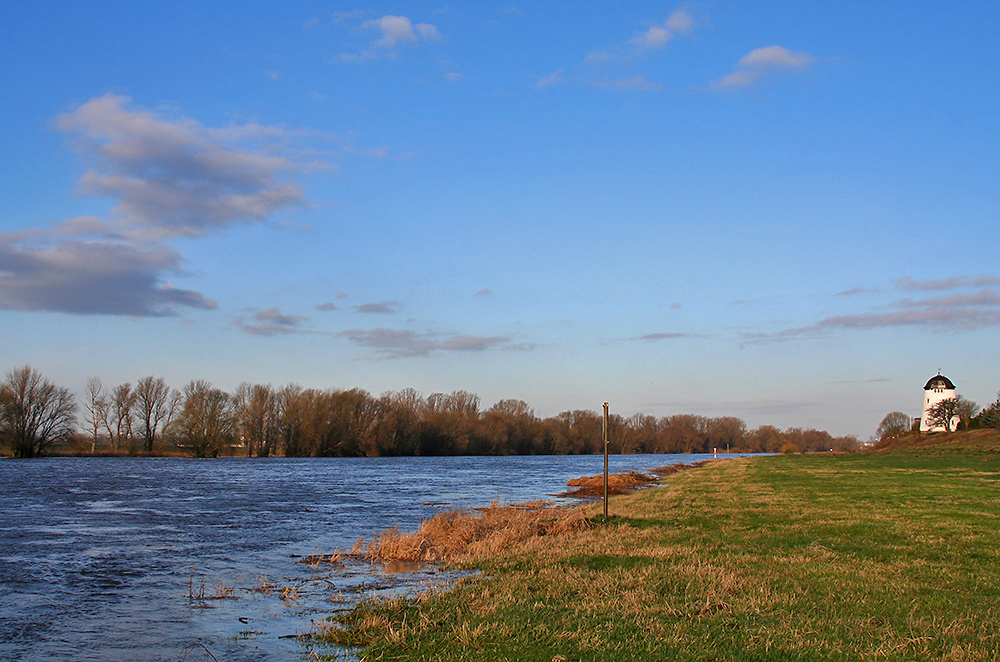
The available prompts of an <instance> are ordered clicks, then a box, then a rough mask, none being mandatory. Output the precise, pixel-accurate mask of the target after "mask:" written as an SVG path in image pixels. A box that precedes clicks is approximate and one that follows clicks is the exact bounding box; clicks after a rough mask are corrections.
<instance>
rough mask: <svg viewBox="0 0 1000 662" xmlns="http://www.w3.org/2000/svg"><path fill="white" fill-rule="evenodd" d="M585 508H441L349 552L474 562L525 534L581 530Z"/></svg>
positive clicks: (377, 556) (381, 558)
mask: <svg viewBox="0 0 1000 662" xmlns="http://www.w3.org/2000/svg"><path fill="white" fill-rule="evenodd" d="M586 526H587V520H586V516H585V514H584V510H583V509H582V508H578V507H556V506H552V505H550V504H548V503H545V502H533V503H526V504H515V505H510V504H508V505H502V504H500V503H498V502H493V503H492V504H490V506H489V507H488V508H483V509H478V510H477V511H470V510H464V509H459V510H442V511H441V512H439V513H437V514H436V515H434V516H433V517H431V518H430V519H427V520H424V521H423V523H421V525H420V528H418V529H417V531H416V532H414V533H407V532H403V531H400V530H399V529H398V528H396V527H394V528H391V529H386V530H384V531H382V532H381V533H379V534H378V535H376V536H375V537H373V538H372V539H371V541H366V540H365V539H361V540H359V541H358V542H357V543H356V544H355V545H354V548H353V549H352V550H351V551H350V554H352V555H355V556H364V557H365V558H366V559H368V560H371V561H431V562H438V563H447V562H463V561H473V560H475V559H479V558H488V557H491V556H494V555H496V554H498V553H500V552H503V551H506V550H507V549H509V548H510V547H511V546H513V545H516V544H519V543H522V542H524V541H526V540H528V539H530V538H534V537H538V536H548V535H553V534H558V533H564V532H568V531H577V530H580V529H583V528H586Z"/></svg>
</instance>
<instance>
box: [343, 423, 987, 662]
mask: <svg viewBox="0 0 1000 662" xmlns="http://www.w3.org/2000/svg"><path fill="white" fill-rule="evenodd" d="M962 439H964V441H962ZM945 440H946V441H947V443H945V444H942V443H939V444H928V443H926V439H924V440H922V441H921V442H920V443H919V444H917V446H916V447H914V444H910V445H900V446H897V447H896V448H894V449H892V450H890V451H886V452H867V453H857V454H852V455H796V456H773V457H766V458H743V459H730V460H721V461H718V462H711V463H709V464H707V465H705V466H703V467H699V468H696V469H692V470H690V471H686V472H682V473H678V474H674V475H671V476H669V477H668V478H666V479H665V481H664V483H663V485H662V487H660V488H658V489H654V490H646V491H642V492H638V493H636V494H632V495H628V496H622V497H616V498H614V499H612V501H611V507H610V514H611V517H610V518H609V520H608V521H601V519H600V518H597V517H596V513H597V512H599V508H598V509H595V511H594V512H593V513H591V525H590V526H587V527H584V528H582V529H580V528H577V530H570V531H569V532H565V533H560V534H556V535H541V536H533V537H530V538H528V539H527V540H525V541H523V542H519V543H517V544H515V545H513V546H511V547H510V548H509V549H507V551H506V552H503V553H500V554H497V553H495V552H494V553H492V554H490V555H486V556H481V557H478V558H473V559H472V560H471V561H469V563H471V565H472V566H474V567H477V568H480V569H482V570H483V573H482V574H481V575H479V576H478V577H476V578H473V579H470V580H466V581H465V582H463V583H461V584H460V585H459V586H457V587H455V588H454V589H452V590H450V591H447V592H444V593H438V594H430V595H425V596H421V597H420V598H419V599H417V600H411V601H405V600H390V601H384V602H380V603H372V604H367V605H365V606H363V607H361V608H359V609H357V610H355V611H353V612H351V613H350V614H348V615H347V616H345V617H343V618H342V619H341V621H340V622H339V623H337V624H334V625H332V626H331V627H330V628H328V630H327V634H326V636H327V637H328V638H330V640H331V641H336V642H339V643H343V644H349V645H357V646H364V647H365V648H364V649H363V651H362V655H363V659H365V660H471V659H476V660H511V661H514V660H538V661H544V662H552V661H560V662H561V661H569V660H608V661H610V660H746V661H751V660H753V661H757V660H760V661H764V660H775V661H778V660H997V659H1000V655H998V653H997V651H998V650H1000V624H998V620H997V619H998V617H1000V562H998V561H1000V551H998V550H1000V436H998V435H997V434H995V433H992V432H991V433H983V434H979V435H978V436H976V435H973V436H968V435H967V436H965V437H962V436H960V435H946V439H945Z"/></svg>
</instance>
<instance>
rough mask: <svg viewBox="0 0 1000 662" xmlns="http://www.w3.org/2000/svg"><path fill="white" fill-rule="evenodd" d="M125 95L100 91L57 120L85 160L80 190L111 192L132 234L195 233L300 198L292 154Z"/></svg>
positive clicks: (267, 212)
mask: <svg viewBox="0 0 1000 662" xmlns="http://www.w3.org/2000/svg"><path fill="white" fill-rule="evenodd" d="M130 102H131V100H130V99H129V98H128V97H124V96H119V95H116V94H106V95H104V96H102V97H97V98H94V99H91V100H90V101H88V102H86V103H84V104H82V105H81V106H79V107H77V108H75V109H73V110H71V111H68V112H65V113H63V114H61V115H59V117H58V118H57V119H56V123H55V124H56V128H57V129H59V130H60V131H62V132H64V133H67V134H71V135H73V136H74V137H75V138H76V147H77V150H78V151H79V152H80V153H81V154H82V155H83V156H84V159H85V161H86V162H87V164H88V165H89V168H88V170H87V171H86V172H85V173H84V174H83V176H82V177H81V178H80V180H79V182H78V185H79V190H80V192H82V193H84V194H87V195H94V196H102V197H105V196H106V197H110V198H113V199H115V200H116V201H117V203H116V205H115V207H114V208H113V210H112V214H113V215H114V216H115V217H116V218H117V219H118V220H119V221H120V222H121V223H122V224H123V226H125V227H126V228H128V230H129V231H131V233H132V234H133V236H141V237H143V238H147V239H148V238H151V237H161V238H162V237H179V236H187V237H195V236H200V235H202V234H204V233H205V232H208V231H211V230H213V229H218V228H221V227H225V226H227V225H230V224H232V223H235V222H240V221H251V220H263V219H264V218H267V217H268V216H270V215H271V214H273V213H275V212H276V211H278V210H280V209H283V208H286V207H289V206H292V205H297V204H301V203H302V202H304V196H303V194H302V191H301V188H300V187H299V185H298V183H297V182H295V181H294V180H292V179H291V178H290V177H289V176H288V175H289V174H290V173H293V172H294V171H296V170H297V169H298V168H299V167H300V165H299V164H298V163H296V162H295V161H294V160H292V159H290V158H288V157H286V156H277V155H275V154H274V153H272V151H271V150H266V151H265V150H256V151H252V150H248V149H241V148H238V147H235V146H233V145H231V144H228V143H227V142H226V140H225V138H224V135H225V134H224V132H222V133H213V131H212V130H209V129H206V128H205V127H203V126H202V125H200V124H198V123H197V122H195V121H193V120H189V119H184V118H182V119H178V120H173V121H171V120H166V119H163V118H161V117H158V116H157V115H155V114H153V113H152V112H149V111H146V110H141V109H133V108H130V107H129V106H130ZM262 128H263V127H259V126H255V127H254V129H253V130H255V131H260V130H261V129H262Z"/></svg>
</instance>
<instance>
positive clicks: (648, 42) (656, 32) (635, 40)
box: [629, 25, 674, 51]
mask: <svg viewBox="0 0 1000 662" xmlns="http://www.w3.org/2000/svg"><path fill="white" fill-rule="evenodd" d="M673 38H674V33H673V32H671V31H670V30H668V29H666V28H665V27H662V26H660V25H654V26H652V27H650V28H649V29H648V30H646V31H645V32H641V33H639V34H637V35H636V36H634V37H632V39H631V40H630V41H629V43H630V44H634V45H636V46H638V47H639V48H640V49H642V50H650V51H651V50H657V49H660V48H663V47H664V46H666V45H667V42H669V41H670V40H671V39H673Z"/></svg>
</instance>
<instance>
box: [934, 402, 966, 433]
mask: <svg viewBox="0 0 1000 662" xmlns="http://www.w3.org/2000/svg"><path fill="white" fill-rule="evenodd" d="M958 412H959V401H958V398H946V399H944V400H941V401H940V402H938V403H937V404H936V405H934V406H933V407H931V408H930V409H929V410H928V411H927V422H928V423H929V424H930V428H931V430H936V429H937V428H943V429H944V430H945V431H946V432H953V431H954V428H953V426H954V425H955V424H957V420H955V419H958V416H959V414H958Z"/></svg>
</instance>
